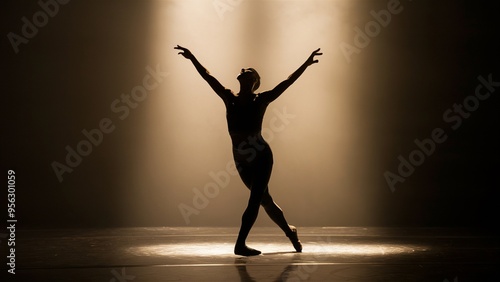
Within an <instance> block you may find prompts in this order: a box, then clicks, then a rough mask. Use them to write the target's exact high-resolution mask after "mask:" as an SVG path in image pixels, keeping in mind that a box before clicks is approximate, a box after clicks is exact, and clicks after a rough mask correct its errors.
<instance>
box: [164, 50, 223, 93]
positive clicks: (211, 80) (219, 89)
mask: <svg viewBox="0 0 500 282" xmlns="http://www.w3.org/2000/svg"><path fill="white" fill-rule="evenodd" d="M174 49H177V50H181V52H179V54H180V55H182V56H184V58H186V59H188V60H191V62H192V63H193V65H194V67H195V68H196V70H197V71H198V73H199V74H200V75H201V77H203V79H204V80H205V81H206V82H208V84H209V85H210V87H212V89H213V90H214V91H215V93H217V95H219V96H220V97H221V98H222V99H224V98H225V95H227V92H228V91H229V90H228V89H226V88H224V86H222V84H220V82H219V81H218V80H217V79H216V78H215V77H213V76H212V75H210V72H208V70H207V69H206V68H205V67H204V66H202V65H201V64H200V62H198V60H197V59H196V57H195V56H194V55H193V53H191V51H189V49H187V48H184V47H182V46H180V45H177V46H176V47H174Z"/></svg>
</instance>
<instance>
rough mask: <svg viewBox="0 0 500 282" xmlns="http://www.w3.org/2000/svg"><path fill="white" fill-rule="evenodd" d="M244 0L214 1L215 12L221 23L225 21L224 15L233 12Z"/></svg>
mask: <svg viewBox="0 0 500 282" xmlns="http://www.w3.org/2000/svg"><path fill="white" fill-rule="evenodd" d="M243 1H244V0H214V1H213V2H212V5H213V6H214V9H215V12H216V13H217V16H219V19H220V20H221V21H223V20H224V14H225V13H227V12H232V11H233V10H234V8H235V7H237V6H239V5H240V4H241V2H243Z"/></svg>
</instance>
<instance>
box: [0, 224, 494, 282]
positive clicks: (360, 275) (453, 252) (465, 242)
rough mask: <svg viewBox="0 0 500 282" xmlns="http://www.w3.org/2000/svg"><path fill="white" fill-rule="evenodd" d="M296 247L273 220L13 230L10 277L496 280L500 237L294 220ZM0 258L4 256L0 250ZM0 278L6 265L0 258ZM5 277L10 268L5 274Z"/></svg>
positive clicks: (120, 280)
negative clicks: (249, 252)
mask: <svg viewBox="0 0 500 282" xmlns="http://www.w3.org/2000/svg"><path fill="white" fill-rule="evenodd" d="M298 230H299V237H300V239H301V241H302V243H303V245H304V250H303V252H302V253H296V252H294V251H293V247H292V245H291V244H290V243H289V241H288V239H287V238H286V237H285V236H284V235H283V234H282V233H281V231H280V230H278V229H277V228H254V229H253V230H252V232H251V233H250V237H249V241H248V245H249V246H250V247H253V248H256V249H259V250H261V251H262V252H263V254H262V255H259V256H255V257H248V258H246V257H241V256H236V255H234V254H233V243H234V241H235V238H236V234H237V231H238V230H237V228H194V227H191V228H189V227H188V228H186V227H181V228H168V227H167V228H126V229H85V230H77V229H70V230H24V231H23V230H19V231H17V234H16V236H17V237H16V274H15V278H16V279H15V280H4V279H3V278H2V279H0V280H1V281H103V282H105V281H106V282H107V281H110V282H123V281H137V282H139V281H293V282H298V281H370V282H373V281H398V282H401V281H436V282H444V281H448V282H452V281H460V282H463V281H481V282H484V281H500V271H499V270H498V269H499V268H500V244H499V243H500V240H499V237H498V236H496V235H495V234H492V233H488V232H479V231H477V230H475V231H473V230H467V229H427V228H417V229H411V228H399V229H397V228H352V227H349V228H341V227H315V228H312V227H304V228H300V227H299V229H298ZM4 243H5V241H3V242H2V254H4V253H5V252H4V250H6V244H4ZM3 257H4V259H5V256H3ZM2 272H3V273H2V275H1V276H0V277H5V276H4V274H7V269H6V266H5V264H3V266H2ZM7 277H9V276H7Z"/></svg>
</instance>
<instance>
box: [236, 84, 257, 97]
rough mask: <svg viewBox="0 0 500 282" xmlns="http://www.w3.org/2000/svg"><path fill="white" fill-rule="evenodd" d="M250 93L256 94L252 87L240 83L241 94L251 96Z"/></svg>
mask: <svg viewBox="0 0 500 282" xmlns="http://www.w3.org/2000/svg"><path fill="white" fill-rule="evenodd" d="M250 95H254V94H253V91H252V90H251V88H250V87H248V86H245V85H240V92H239V96H250Z"/></svg>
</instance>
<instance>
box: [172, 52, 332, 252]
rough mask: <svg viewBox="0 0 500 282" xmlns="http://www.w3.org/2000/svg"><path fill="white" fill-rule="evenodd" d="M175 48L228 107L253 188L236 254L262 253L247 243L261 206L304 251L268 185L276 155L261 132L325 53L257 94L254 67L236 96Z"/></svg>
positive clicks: (237, 157) (236, 147) (240, 163)
mask: <svg viewBox="0 0 500 282" xmlns="http://www.w3.org/2000/svg"><path fill="white" fill-rule="evenodd" d="M174 49H177V50H180V52H179V54H180V55H182V56H184V58H186V59H189V60H190V61H191V62H192V63H193V65H194V66H195V68H196V70H197V71H198V73H199V74H200V75H201V77H203V79H205V81H207V82H208V84H209V85H210V87H212V89H213V90H214V91H215V93H217V95H219V97H220V98H222V100H223V101H224V104H225V105H226V118H227V125H228V130H229V135H230V136H231V141H232V146H233V157H234V161H235V164H236V167H237V169H238V172H239V175H240V177H241V180H242V181H243V183H244V184H245V186H246V187H247V188H248V189H250V198H249V200H248V205H247V207H246V209H245V212H244V213H243V216H242V219H241V228H240V231H239V233H238V238H237V240H236V245H235V247H234V253H235V254H237V255H242V256H254V255H259V254H260V253H261V252H260V251H258V250H255V249H252V248H249V247H247V245H246V243H245V241H246V239H247V236H248V233H249V232H250V229H251V228H252V226H253V224H254V223H255V220H256V219H257V215H258V213H259V207H260V205H262V207H264V210H265V211H266V213H267V214H268V215H269V217H270V218H271V219H272V220H273V221H274V222H275V223H276V224H277V225H278V226H279V227H280V228H281V229H282V230H283V232H285V235H286V236H287V237H288V238H289V239H290V241H291V242H292V244H293V247H294V248H295V250H296V251H297V252H301V251H302V244H301V242H300V240H299V238H298V236H297V228H295V226H293V225H289V224H288V223H287V221H286V219H285V217H284V215H283V211H282V210H281V208H280V207H279V206H278V205H277V204H276V203H275V202H274V200H273V198H272V197H271V195H270V194H269V188H268V182H269V179H270V177H271V171H272V167H273V154H272V151H271V148H270V147H269V145H268V144H267V142H266V141H265V140H264V138H263V137H262V135H261V129H262V120H263V118H264V113H265V111H266V108H267V106H268V105H269V103H271V102H272V101H274V100H275V99H276V98H278V97H279V96H280V95H281V94H282V93H283V92H284V91H285V90H286V89H287V88H288V87H289V86H290V85H292V84H293V83H294V82H295V81H296V80H297V78H299V76H300V75H301V74H302V73H303V72H304V71H305V70H306V69H307V67H309V66H310V65H312V64H315V63H317V62H318V60H317V59H315V56H319V55H322V54H323V53H319V50H320V49H319V48H318V49H317V50H315V51H313V52H312V53H311V55H310V56H309V57H308V58H307V60H306V61H305V62H304V63H303V64H302V65H301V66H300V67H299V68H298V69H297V70H296V71H295V72H294V73H292V74H291V75H290V76H289V77H288V78H287V79H285V80H284V81H283V82H281V83H279V84H278V85H277V86H276V87H274V89H272V90H269V91H265V92H261V93H257V94H256V93H254V91H255V90H257V88H259V86H260V76H259V74H258V73H257V71H256V70H255V69H253V68H246V69H241V72H240V74H239V75H238V77H237V79H238V81H239V82H240V91H239V92H238V93H237V94H234V93H233V92H232V91H231V90H229V89H227V88H225V87H224V86H222V84H220V83H219V81H218V80H217V79H216V78H215V77H213V76H212V75H210V73H209V72H208V70H207V69H206V68H205V67H203V66H202V65H201V64H200V62H198V60H197V59H196V57H195V56H194V55H193V54H192V53H191V51H189V50H188V49H187V48H184V47H182V46H179V45H177V46H176V47H174Z"/></svg>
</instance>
